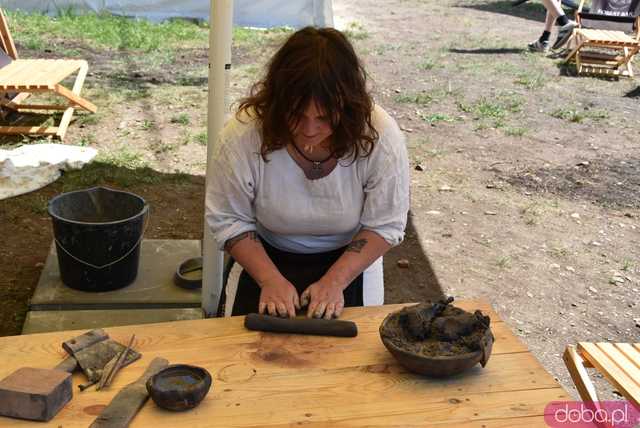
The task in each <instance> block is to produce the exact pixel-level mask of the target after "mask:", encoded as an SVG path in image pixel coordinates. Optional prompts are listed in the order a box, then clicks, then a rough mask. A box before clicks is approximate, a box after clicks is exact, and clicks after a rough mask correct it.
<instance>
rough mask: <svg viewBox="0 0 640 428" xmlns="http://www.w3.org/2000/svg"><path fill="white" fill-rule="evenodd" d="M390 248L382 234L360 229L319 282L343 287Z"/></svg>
mask: <svg viewBox="0 0 640 428" xmlns="http://www.w3.org/2000/svg"><path fill="white" fill-rule="evenodd" d="M390 248H391V245H390V244H389V243H388V242H387V241H385V240H384V238H383V237H382V236H380V235H378V234H377V233H375V232H372V231H370V230H361V231H360V232H358V234H357V235H356V236H355V237H354V238H353V240H352V241H351V243H350V244H349V245H348V246H347V249H346V250H345V252H344V253H343V254H342V256H340V258H339V259H338V260H337V261H336V262H335V263H334V264H333V266H331V268H330V269H329V270H328V271H327V273H326V274H325V275H324V276H323V277H322V280H321V282H324V281H326V282H328V283H330V284H334V285H338V284H339V285H340V286H342V288H343V289H344V288H346V287H347V286H348V285H349V284H351V282H352V281H353V280H354V279H355V278H356V277H357V276H358V275H360V274H361V273H362V272H363V271H364V270H365V269H366V268H367V267H369V265H371V263H373V262H374V261H376V260H377V259H378V258H379V257H381V256H382V255H384V254H385V253H386V252H387V251H389V249H390Z"/></svg>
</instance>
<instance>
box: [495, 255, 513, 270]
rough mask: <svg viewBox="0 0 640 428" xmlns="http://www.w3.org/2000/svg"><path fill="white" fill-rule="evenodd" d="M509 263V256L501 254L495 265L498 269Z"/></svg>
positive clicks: (507, 265) (505, 266) (506, 266)
mask: <svg viewBox="0 0 640 428" xmlns="http://www.w3.org/2000/svg"><path fill="white" fill-rule="evenodd" d="M510 265H511V257H509V256H502V257H500V258H499V259H498V260H497V261H496V266H498V267H499V268H500V269H506V268H508V267H509V266H510Z"/></svg>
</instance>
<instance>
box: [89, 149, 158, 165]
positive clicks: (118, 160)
mask: <svg viewBox="0 0 640 428" xmlns="http://www.w3.org/2000/svg"><path fill="white" fill-rule="evenodd" d="M96 161H97V162H103V163H106V164H109V165H113V166H117V167H120V168H126V169H137V168H145V167H147V166H148V163H147V161H145V160H144V158H143V157H142V155H141V154H140V153H137V152H133V151H130V150H129V149H128V148H126V147H123V148H121V149H119V150H114V151H111V152H108V153H100V154H99V155H98V156H97V157H96Z"/></svg>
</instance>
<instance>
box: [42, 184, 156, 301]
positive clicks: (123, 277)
mask: <svg viewBox="0 0 640 428" xmlns="http://www.w3.org/2000/svg"><path fill="white" fill-rule="evenodd" d="M48 208H49V215H50V216H51V218H52V219H53V235H54V238H55V242H56V250H57V253H58V265H59V267H60V276H61V278H62V282H64V283H65V284H66V285H67V286H69V287H71V288H75V289H77V290H83V291H109V290H116V289H118V288H122V287H126V286H127V285H129V284H131V283H132V282H133V281H134V280H135V279H136V276H137V275H138V264H139V261H140V243H141V242H142V235H143V234H144V229H145V224H146V221H145V220H146V219H147V215H148V211H149V206H148V205H147V203H146V202H145V200H144V199H142V198H141V197H140V196H137V195H134V194H133V193H128V192H122V191H118V190H112V189H108V188H106V187H94V188H92V189H86V190H78V191H75V192H69V193H63V194H61V195H58V196H56V197H55V198H53V199H51V200H50V201H49V207H48Z"/></svg>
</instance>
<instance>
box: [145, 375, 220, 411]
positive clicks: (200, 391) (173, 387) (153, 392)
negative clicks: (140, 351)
mask: <svg viewBox="0 0 640 428" xmlns="http://www.w3.org/2000/svg"><path fill="white" fill-rule="evenodd" d="M209 388H211V375H210V374H209V372H208V371H206V370H205V369H203V368H201V367H196V366H190V365H186V364H174V365H171V366H169V367H167V368H165V369H163V370H161V371H159V372H158V373H156V374H155V375H153V376H152V377H150V378H149V380H147V391H149V395H150V396H151V399H152V400H153V401H154V402H155V403H156V404H157V405H158V406H159V407H162V408H163V409H167V410H173V411H183V410H189V409H193V408H194V407H196V406H197V405H198V404H200V402H201V401H202V399H203V398H204V397H205V395H207V393H208V392H209Z"/></svg>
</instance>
